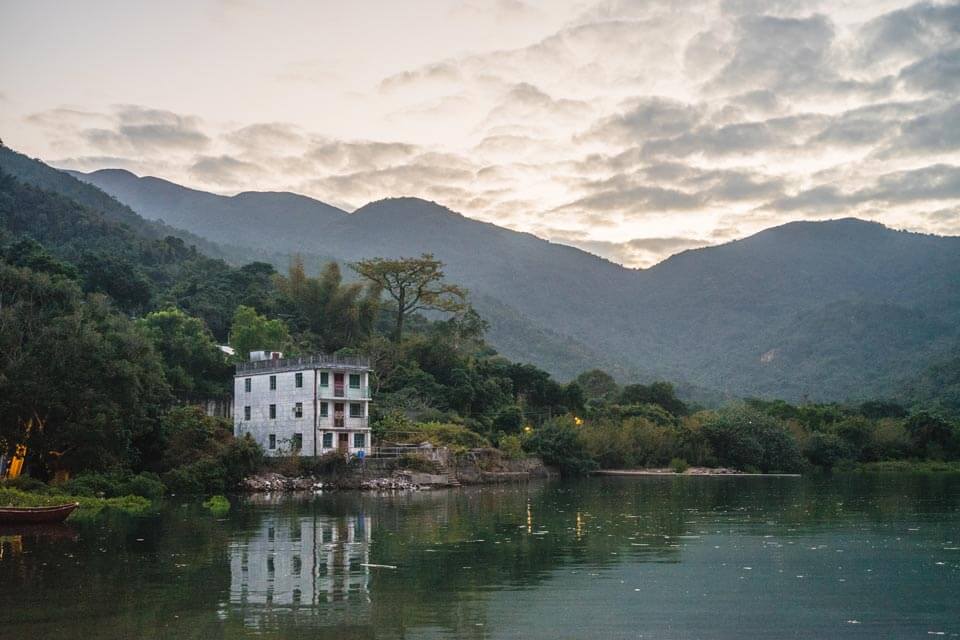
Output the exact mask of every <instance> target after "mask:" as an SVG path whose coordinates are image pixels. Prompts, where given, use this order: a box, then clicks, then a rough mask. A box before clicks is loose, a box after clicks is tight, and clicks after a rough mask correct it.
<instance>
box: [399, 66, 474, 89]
mask: <svg viewBox="0 0 960 640" xmlns="http://www.w3.org/2000/svg"><path fill="white" fill-rule="evenodd" d="M460 79H461V75H460V69H459V67H458V65H457V64H456V63H455V62H453V61H444V62H438V63H435V64H430V65H427V66H424V67H421V68H419V69H413V70H410V71H402V72H400V73H397V74H394V75H392V76H389V77H387V78H384V79H383V80H381V81H380V90H381V91H387V92H389V91H398V90H401V89H408V88H415V87H416V86H418V85H423V84H427V83H442V84H448V83H454V82H457V81H459V80H460Z"/></svg>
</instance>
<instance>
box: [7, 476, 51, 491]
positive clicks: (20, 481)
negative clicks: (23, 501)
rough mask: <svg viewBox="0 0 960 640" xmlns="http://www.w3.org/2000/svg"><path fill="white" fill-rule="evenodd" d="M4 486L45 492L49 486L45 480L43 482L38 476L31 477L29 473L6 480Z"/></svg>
mask: <svg viewBox="0 0 960 640" xmlns="http://www.w3.org/2000/svg"><path fill="white" fill-rule="evenodd" d="M2 486H4V487H10V488H11V489H19V490H20V491H32V492H44V491H47V489H48V488H49V487H47V484H46V483H45V482H41V481H39V480H37V479H36V478H31V477H30V476H27V475H22V476H20V477H18V478H14V479H13V480H4V481H3V485H2Z"/></svg>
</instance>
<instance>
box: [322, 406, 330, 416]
mask: <svg viewBox="0 0 960 640" xmlns="http://www.w3.org/2000/svg"><path fill="white" fill-rule="evenodd" d="M329 412H330V410H329V408H328V407H327V403H326V402H321V403H320V417H321V418H326V417H327V416H328V415H330V413H329Z"/></svg>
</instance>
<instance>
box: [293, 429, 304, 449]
mask: <svg viewBox="0 0 960 640" xmlns="http://www.w3.org/2000/svg"><path fill="white" fill-rule="evenodd" d="M290 444H292V445H293V450H294V451H300V449H303V434H302V433H295V434H293V440H291V441H290Z"/></svg>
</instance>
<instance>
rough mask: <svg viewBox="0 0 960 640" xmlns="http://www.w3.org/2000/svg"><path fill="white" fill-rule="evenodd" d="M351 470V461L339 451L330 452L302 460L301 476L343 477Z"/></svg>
mask: <svg viewBox="0 0 960 640" xmlns="http://www.w3.org/2000/svg"><path fill="white" fill-rule="evenodd" d="M349 469H350V461H349V460H348V459H347V457H346V456H345V455H343V454H342V453H339V452H337V451H328V452H327V453H325V454H323V455H321V456H309V457H307V456H305V457H302V458H300V468H299V473H300V475H304V476H325V477H330V476H333V477H337V476H341V475H343V474H345V473H347V471H349Z"/></svg>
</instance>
